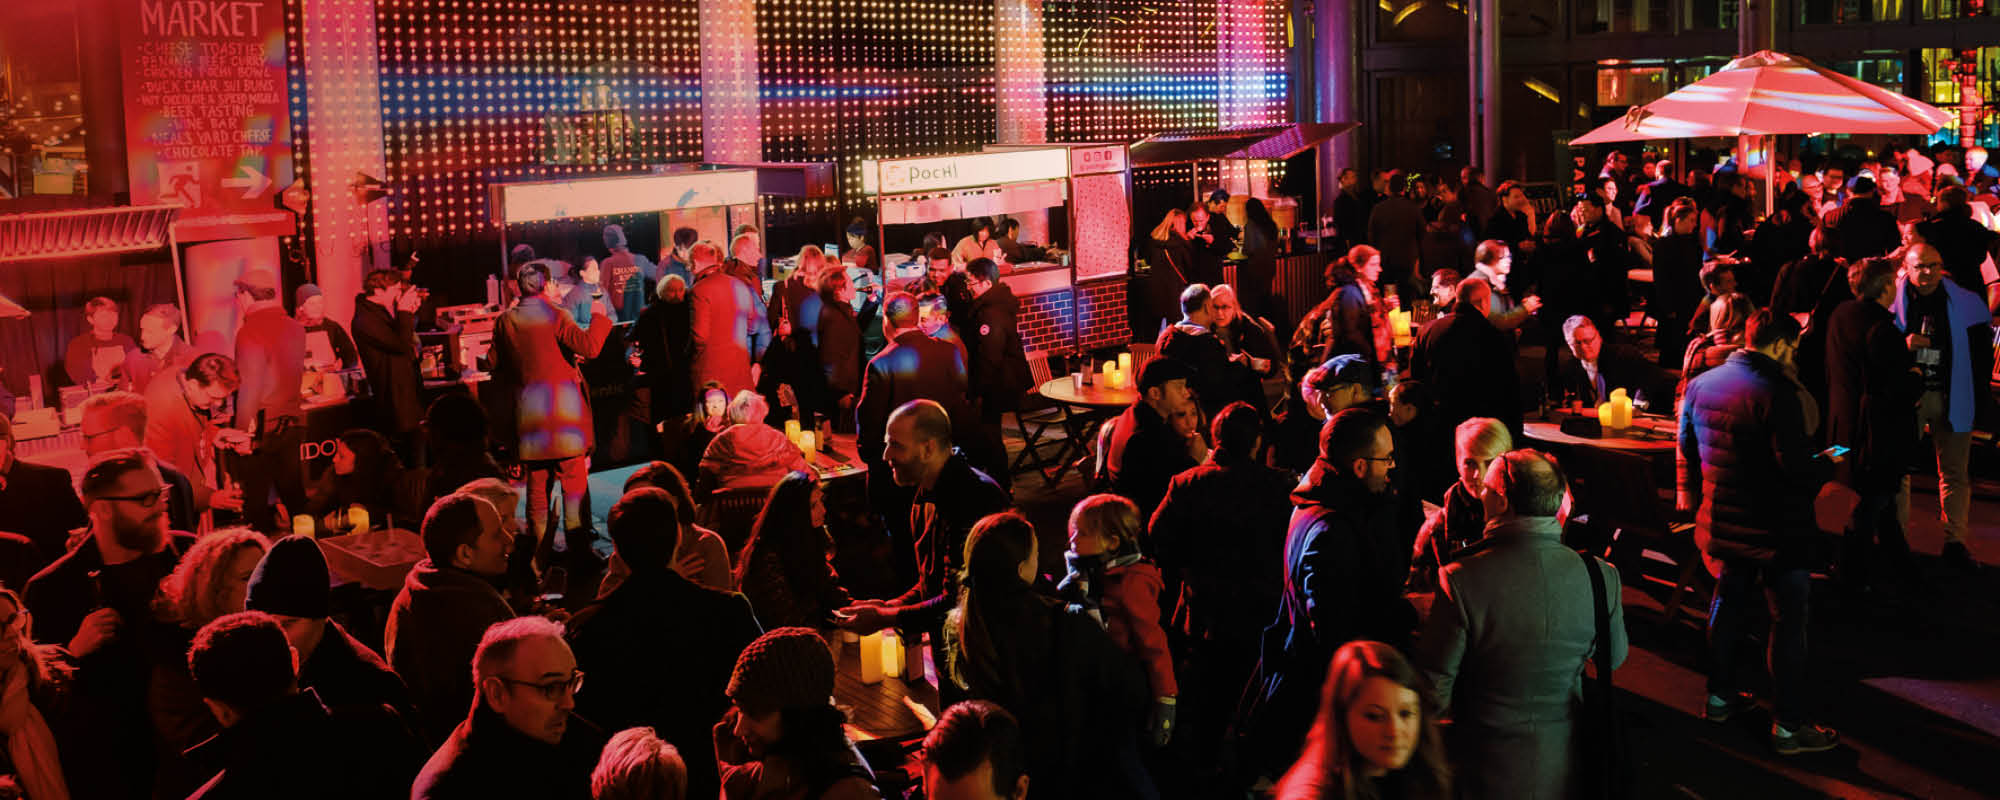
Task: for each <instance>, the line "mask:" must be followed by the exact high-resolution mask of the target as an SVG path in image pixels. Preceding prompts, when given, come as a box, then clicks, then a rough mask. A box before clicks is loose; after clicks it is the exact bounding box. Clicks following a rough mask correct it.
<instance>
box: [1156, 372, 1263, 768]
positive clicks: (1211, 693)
mask: <svg viewBox="0 0 2000 800" xmlns="http://www.w3.org/2000/svg"><path fill="white" fill-rule="evenodd" d="M1211 431H1212V432H1213V434H1214V436H1215V449H1214V450H1213V451H1211V452H1210V453H1209V455H1208V460H1207V461H1205V462H1203V463H1202V464H1200V465H1199V466H1196V467H1194V468H1192V469H1189V470H1186V471H1184V472H1182V473H1181V474H1179V475H1175V476H1174V478H1173V480H1172V481H1170V482H1168V484H1167V493H1166V496H1165V497H1164V498H1162V499H1161V500H1160V506H1159V508H1158V509H1157V510H1155V511H1154V512H1153V518H1152V521H1151V523H1150V524H1149V525H1148V532H1149V533H1150V535H1151V546H1150V548H1149V550H1150V553H1151V554H1152V555H1153V558H1154V560H1155V561H1157V562H1159V566H1160V570H1161V572H1163V573H1165V574H1166V576H1167V580H1168V585H1169V586H1172V585H1174V584H1179V586H1180V592H1179V596H1178V600H1169V599H1164V598H1163V600H1164V601H1165V602H1164V605H1166V606H1167V607H1168V609H1169V610H1171V611H1172V617H1171V621H1170V622H1169V623H1168V624H1169V625H1170V626H1171V628H1172V629H1173V630H1177V631H1180V632H1181V633H1182V634H1183V635H1185V636H1186V637H1187V646H1188V648H1189V652H1188V659H1189V661H1190V662H1191V663H1192V664H1193V665H1194V668H1193V669H1192V670H1190V671H1189V672H1188V674H1189V675H1191V677H1192V679H1193V680H1194V681H1195V682H1197V683H1198V684H1199V687H1198V688H1197V689H1191V690H1186V691H1183V692H1182V693H1181V707H1180V713H1179V719H1178V725H1179V727H1180V732H1179V733H1177V734H1175V736H1174V740H1175V742H1177V743H1181V746H1182V752H1184V753H1186V754H1187V755H1189V756H1191V757H1193V758H1196V759H1198V761H1199V763H1200V765H1201V767H1202V768H1203V769H1213V768H1214V767H1215V766H1216V764H1215V761H1214V757H1215V754H1216V753H1218V752H1220V747H1221V744H1222V739H1221V736H1222V734H1223V731H1224V729H1226V728H1227V727H1228V725H1229V715H1230V712H1232V711H1233V710H1234V709H1235V704H1236V698H1237V697H1238V696H1240V695H1241V694H1242V693H1243V683H1244V682H1245V681H1247V680H1249V678H1250V673H1251V671H1252V670H1254V669H1255V668H1256V666H1257V632H1258V631H1259V630H1260V629H1262V628H1263V626H1264V625H1266V624H1268V623H1270V621H1271V614H1272V613H1273V612H1275V611H1276V610H1277V608H1278V595H1279V594H1280V593H1281V591H1282V590H1283V588H1284V583H1285V519H1286V514H1287V509H1289V507H1290V506H1289V503H1288V502H1287V498H1288V496H1289V495H1290V493H1291V491H1292V485H1293V484H1294V483H1296V481H1294V480H1293V479H1292V476H1291V475H1290V474H1288V473H1286V472H1283V471H1280V470H1276V469H1272V468H1270V467H1267V466H1264V465H1263V464H1260V463H1257V458H1256V456H1257V451H1258V444H1259V439H1260V438H1261V434H1262V432H1263V426H1262V415H1260V414H1258V413H1257V409H1256V408H1254V407H1252V406H1251V405H1250V404H1248V403H1232V404H1230V405H1229V407H1227V408H1224V409H1223V410H1222V413H1220V414H1217V415H1216V416H1215V422H1214V424H1213V426H1212V427H1211ZM1222 531H1229V532H1231V533H1229V534H1228V535H1221V534H1220V532H1222Z"/></svg>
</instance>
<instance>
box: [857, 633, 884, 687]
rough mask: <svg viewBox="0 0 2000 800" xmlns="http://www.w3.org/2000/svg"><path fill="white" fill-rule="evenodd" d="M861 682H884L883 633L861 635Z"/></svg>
mask: <svg viewBox="0 0 2000 800" xmlns="http://www.w3.org/2000/svg"><path fill="white" fill-rule="evenodd" d="M861 682H862V683H881V682H882V635H881V634H877V633H871V634H868V635H866V636H863V637H861Z"/></svg>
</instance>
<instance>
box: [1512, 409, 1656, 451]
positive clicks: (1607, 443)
mask: <svg viewBox="0 0 2000 800" xmlns="http://www.w3.org/2000/svg"><path fill="white" fill-rule="evenodd" d="M1676 424H1677V423H1676V422H1675V421H1674V420H1673V419H1672V418H1669V417H1655V416H1653V415H1651V414H1647V415H1643V416H1642V415H1638V414H1634V415H1633V417H1632V427H1630V428H1626V429H1624V430H1622V431H1611V432H1607V433H1606V434H1605V435H1604V436H1600V437H1594V438H1593V437H1589V436H1575V435H1572V434H1567V433H1563V432H1562V425H1561V423H1559V422H1556V421H1554V420H1549V421H1545V422H1529V423H1527V424H1526V425H1524V426H1522V427H1523V428H1524V430H1523V433H1525V434H1526V436H1527V438H1529V439H1532V440H1534V441H1537V442H1541V443H1543V444H1548V445H1556V446H1561V447H1591V448H1596V449H1599V450H1609V451H1612V452H1617V453H1630V454H1632V455H1638V456H1648V457H1651V456H1658V455H1666V456H1668V457H1669V458H1671V457H1672V456H1673V453H1674V448H1675V447H1677V446H1678V445H1677V444H1675V441H1674V437H1675V435H1676V428H1675V425H1676Z"/></svg>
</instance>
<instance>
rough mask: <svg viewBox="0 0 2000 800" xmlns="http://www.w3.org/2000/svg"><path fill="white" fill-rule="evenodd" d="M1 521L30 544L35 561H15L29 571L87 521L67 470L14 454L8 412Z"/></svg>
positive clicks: (2, 420)
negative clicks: (37, 462)
mask: <svg viewBox="0 0 2000 800" xmlns="http://www.w3.org/2000/svg"><path fill="white" fill-rule="evenodd" d="M0 520H6V522H5V523H0V524H4V529H5V530H7V531H9V532H11V533H18V534H20V535H22V536H24V537H27V539H28V541H30V542H33V543H34V545H35V548H34V549H35V563H32V564H22V565H19V566H20V568H21V569H22V570H23V571H25V572H27V573H28V574H30V575H32V574H34V572H35V570H39V569H41V568H42V567H44V566H47V565H48V563H49V562H51V561H54V560H55V559H56V558H57V557H59V556H61V555H62V554H63V552H64V551H65V550H67V549H69V548H68V547H67V544H68V542H69V532H70V531H73V530H76V529H77V528H81V527H83V526H85V525H88V524H90V518H89V517H88V516H86V515H85V514H84V511H83V503H82V502H81V501H79V500H77V498H76V490H75V489H73V488H71V487H70V481H69V472H68V471H66V470H64V469H63V468H61V467H46V466H42V465H40V464H30V463H28V462H25V461H22V460H21V459H20V458H18V457H16V455H15V453H14V422H13V420H11V419H9V418H8V417H7V416H6V415H0ZM38 627H39V626H38Z"/></svg>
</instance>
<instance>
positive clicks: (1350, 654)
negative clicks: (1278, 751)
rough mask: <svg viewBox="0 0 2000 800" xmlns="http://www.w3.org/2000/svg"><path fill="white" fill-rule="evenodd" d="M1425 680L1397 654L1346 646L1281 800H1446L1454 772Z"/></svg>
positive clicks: (1374, 645)
mask: <svg viewBox="0 0 2000 800" xmlns="http://www.w3.org/2000/svg"><path fill="white" fill-rule="evenodd" d="M1429 696H1430V695H1429V690H1428V687H1427V685H1426V682H1425V681H1424V678H1423V675H1421V674H1419V673H1418V672H1417V670H1416V668H1414V667H1412V666H1410V662H1409V661H1408V660H1406V659H1404V658H1403V655H1402V654H1401V653H1398V652H1396V648H1394V647H1391V646H1389V645H1386V644H1383V643H1381V642H1371V641H1367V640H1365V639H1364V640H1359V641H1352V642H1348V643H1347V644H1344V645H1341V647H1340V649H1339V650H1338V651H1335V652H1334V654H1333V663H1332V665H1331V666H1330V667H1329V668H1328V669H1327V671H1326V684H1325V686H1324V687H1323V688H1322V689H1321V691H1320V702H1319V715H1318V717H1317V718H1316V719H1315V720H1314V722H1313V726H1312V732H1311V733H1309V734H1307V736H1306V746H1305V751H1304V752H1303V753H1301V754H1300V755H1299V760H1298V762H1297V763H1294V764H1293V765H1292V768H1291V769H1289V770H1287V771H1286V772H1285V777H1284V778H1283V779H1281V780H1279V781H1278V790H1277V792H1276V794H1275V795H1274V796H1275V797H1276V798H1277V800H1360V799H1361V798H1391V797H1393V798H1400V800H1445V798H1448V797H1451V768H1450V767H1449V766H1447V765H1446V763H1445V759H1444V743H1443V742H1442V741H1441V740H1440V738H1439V734H1438V729H1437V720H1436V714H1435V712H1434V711H1433V710H1432V709H1431V708H1430V707H1429V706H1428V705H1426V704H1427V703H1428V702H1429V700H1428V697H1429Z"/></svg>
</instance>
